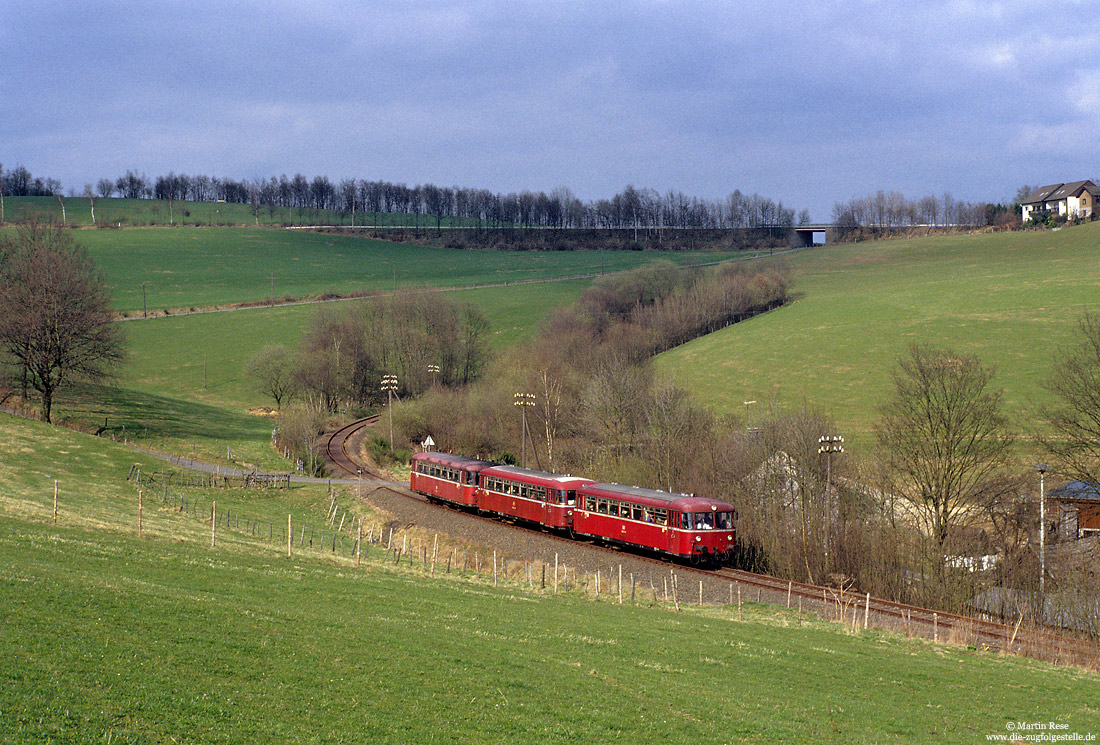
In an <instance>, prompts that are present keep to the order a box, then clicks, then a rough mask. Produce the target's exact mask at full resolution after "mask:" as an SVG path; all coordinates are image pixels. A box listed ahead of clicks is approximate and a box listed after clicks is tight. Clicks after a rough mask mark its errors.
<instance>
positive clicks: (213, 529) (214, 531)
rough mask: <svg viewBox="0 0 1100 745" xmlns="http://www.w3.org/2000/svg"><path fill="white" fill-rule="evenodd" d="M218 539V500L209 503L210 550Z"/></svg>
mask: <svg viewBox="0 0 1100 745" xmlns="http://www.w3.org/2000/svg"><path fill="white" fill-rule="evenodd" d="M217 538H218V500H216V499H215V500H214V501H213V502H211V503H210V548H214V546H215V545H216V544H217Z"/></svg>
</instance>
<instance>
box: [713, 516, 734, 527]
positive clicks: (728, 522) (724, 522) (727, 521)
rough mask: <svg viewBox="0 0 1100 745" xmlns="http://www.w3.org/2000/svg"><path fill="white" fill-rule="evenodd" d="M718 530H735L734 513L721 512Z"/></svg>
mask: <svg viewBox="0 0 1100 745" xmlns="http://www.w3.org/2000/svg"><path fill="white" fill-rule="evenodd" d="M716 516H717V518H718V529H719V530H732V529H733V513H732V512H719V513H717V515H716Z"/></svg>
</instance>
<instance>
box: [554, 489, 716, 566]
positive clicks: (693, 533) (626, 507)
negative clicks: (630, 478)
mask: <svg viewBox="0 0 1100 745" xmlns="http://www.w3.org/2000/svg"><path fill="white" fill-rule="evenodd" d="M733 517H734V509H733V507H732V506H731V505H729V504H726V503H725V502H719V501H718V500H715V499H704V498H702V497H696V496H693V495H690V494H674V493H670V492H664V491H658V490H656V489H645V488H643V487H640V486H624V485H622V484H589V485H587V486H584V487H582V488H581V489H580V491H579V492H578V493H577V506H576V508H574V510H573V533H574V534H575V535H579V536H585V537H587V538H597V539H600V540H604V541H607V542H610V543H618V544H621V545H625V546H636V547H639V548H646V549H651V550H653V551H656V552H658V553H662V554H667V555H669V556H674V557H676V558H678V559H687V560H689V561H692V562H702V563H727V562H728V561H729V560H730V559H731V558H732V551H733V547H734V545H735V543H736V538H737V532H736V531H735V530H734V525H733Z"/></svg>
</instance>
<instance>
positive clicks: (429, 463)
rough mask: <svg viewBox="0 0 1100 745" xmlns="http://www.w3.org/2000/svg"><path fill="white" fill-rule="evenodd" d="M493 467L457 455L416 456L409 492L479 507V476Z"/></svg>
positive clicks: (486, 462)
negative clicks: (410, 490)
mask: <svg viewBox="0 0 1100 745" xmlns="http://www.w3.org/2000/svg"><path fill="white" fill-rule="evenodd" d="M492 465H493V463H492V462H491V461H487V460H478V459H477V458H470V457H468V456H465V455H455V454H454V453H434V452H433V453H416V454H415V455H413V457H412V472H411V473H410V474H409V488H411V489H412V490H413V491H415V492H419V493H420V494H423V495H424V496H426V497H427V498H428V499H432V500H443V501H446V502H451V503H452V504H457V505H462V506H463V507H476V506H477V487H478V480H479V474H480V473H481V472H482V471H484V470H485V469H486V468H489V467H491V466H492Z"/></svg>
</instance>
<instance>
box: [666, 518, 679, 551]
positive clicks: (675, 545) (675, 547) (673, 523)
mask: <svg viewBox="0 0 1100 745" xmlns="http://www.w3.org/2000/svg"><path fill="white" fill-rule="evenodd" d="M679 527H680V513H679V512H671V511H670V512H669V513H668V552H669V553H670V554H679V553H680V546H679V541H678V540H677V536H678V535H679V533H678V531H677V528H679Z"/></svg>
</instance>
